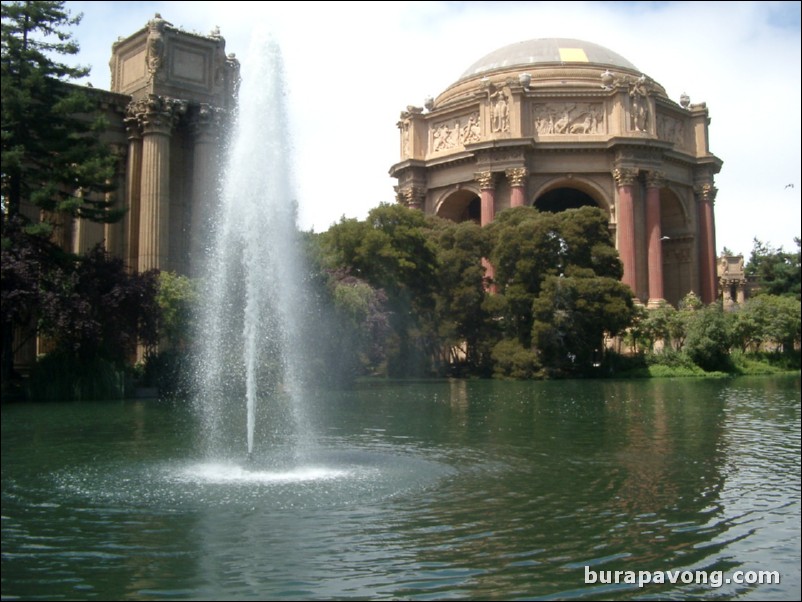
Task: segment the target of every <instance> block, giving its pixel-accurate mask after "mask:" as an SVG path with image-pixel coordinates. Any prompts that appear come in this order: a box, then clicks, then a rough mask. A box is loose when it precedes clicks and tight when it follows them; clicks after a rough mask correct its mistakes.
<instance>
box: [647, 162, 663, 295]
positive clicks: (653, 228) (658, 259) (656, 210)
mask: <svg viewBox="0 0 802 602" xmlns="http://www.w3.org/2000/svg"><path fill="white" fill-rule="evenodd" d="M663 185H664V174H663V173H661V172H659V171H650V172H648V173H647V175H646V232H647V235H648V241H649V262H648V266H649V302H648V307H659V306H660V304H661V303H663V302H665V297H664V295H663V242H662V238H663V234H662V229H661V227H660V189H661V188H662V187H663Z"/></svg>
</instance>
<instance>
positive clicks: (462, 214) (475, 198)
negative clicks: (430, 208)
mask: <svg viewBox="0 0 802 602" xmlns="http://www.w3.org/2000/svg"><path fill="white" fill-rule="evenodd" d="M434 214H435V215H436V216H437V217H442V218H444V219H449V220H451V221H454V222H465V221H468V220H470V221H474V222H476V223H477V224H478V223H480V221H481V201H480V198H479V191H478V190H473V189H472V188H470V187H466V188H456V189H451V190H448V191H446V192H444V193H443V194H442V195H441V196H440V198H439V199H438V200H437V202H436V203H435V209H434Z"/></svg>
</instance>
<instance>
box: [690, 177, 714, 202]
mask: <svg viewBox="0 0 802 602" xmlns="http://www.w3.org/2000/svg"><path fill="white" fill-rule="evenodd" d="M693 190H694V192H695V193H696V196H698V197H699V200H700V201H702V202H704V203H714V202H715V201H716V194H718V188H716V187H715V186H713V184H711V183H709V182H706V183H704V184H699V185H697V186H696V187H694V189H693Z"/></svg>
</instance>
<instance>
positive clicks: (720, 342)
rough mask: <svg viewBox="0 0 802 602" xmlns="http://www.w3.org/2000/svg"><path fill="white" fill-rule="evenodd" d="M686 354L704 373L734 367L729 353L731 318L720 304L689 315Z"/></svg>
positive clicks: (711, 305) (691, 312)
mask: <svg viewBox="0 0 802 602" xmlns="http://www.w3.org/2000/svg"><path fill="white" fill-rule="evenodd" d="M686 324H687V337H686V339H685V351H686V353H687V354H688V356H689V357H690V358H691V360H693V362H694V363H695V364H696V365H697V366H699V367H700V368H702V369H703V370H707V371H712V370H723V371H727V370H730V369H731V368H732V365H731V361H730V356H729V351H730V345H731V343H732V334H731V333H732V328H731V325H732V324H731V318H730V317H729V316H728V314H727V313H725V312H724V311H723V309H722V308H721V306H720V305H719V304H717V303H711V304H710V305H708V306H706V307H701V308H699V309H695V310H693V311H690V312H688V314H687V322H686Z"/></svg>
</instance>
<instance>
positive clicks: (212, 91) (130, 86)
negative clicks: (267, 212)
mask: <svg viewBox="0 0 802 602" xmlns="http://www.w3.org/2000/svg"><path fill="white" fill-rule="evenodd" d="M110 66H111V91H112V92H114V93H117V94H122V95H125V96H126V97H127V98H128V99H129V100H128V102H127V104H126V107H125V112H124V116H123V124H124V128H125V133H126V137H127V144H126V146H125V152H124V154H125V157H126V163H125V169H124V173H125V182H124V189H125V194H124V201H125V205H126V207H127V208H128V213H127V219H126V220H125V221H124V223H123V224H121V226H122V229H123V231H122V232H121V233H120V234H121V237H120V238H122V240H123V241H124V244H123V245H122V248H118V249H116V250H117V251H118V252H120V253H121V254H122V255H123V256H124V258H125V260H126V262H127V263H128V265H129V267H130V268H131V269H135V270H140V271H144V270H148V269H151V268H159V269H166V270H173V271H177V272H179V273H185V274H186V273H192V272H195V271H196V267H197V260H198V259H200V258H201V257H202V256H203V249H204V248H205V236H206V232H207V227H206V226H207V225H208V222H209V220H210V219H211V211H212V207H213V201H214V198H215V195H216V193H217V173H218V167H219V162H220V161H219V152H220V147H219V142H220V137H221V133H222V128H223V125H224V122H225V116H226V115H227V113H228V112H229V111H230V110H231V109H232V108H233V106H234V103H235V99H236V93H237V86H238V83H239V63H238V62H237V60H236V58H235V57H234V55H230V56H227V55H226V53H225V40H224V39H223V37H222V36H221V35H220V31H219V30H218V29H215V30H214V31H213V32H212V33H211V34H210V35H208V36H202V35H197V34H192V33H187V32H185V31H182V30H180V29H177V28H175V27H173V26H172V25H171V24H170V23H168V22H167V21H165V20H164V19H162V18H161V16H160V15H158V14H157V15H156V16H155V17H154V18H153V19H152V20H150V21H149V22H148V24H147V26H145V27H144V28H142V29H141V30H139V31H137V32H136V33H134V34H133V35H131V36H129V37H127V38H124V39H121V40H119V41H117V42H116V43H115V44H114V46H113V47H112V57H111V62H110Z"/></svg>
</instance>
